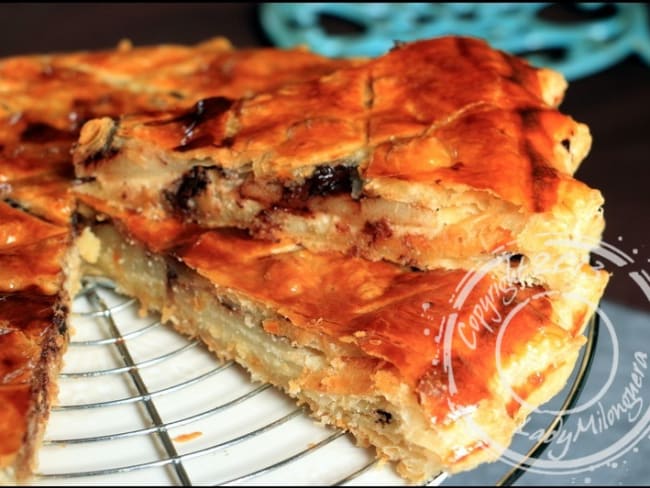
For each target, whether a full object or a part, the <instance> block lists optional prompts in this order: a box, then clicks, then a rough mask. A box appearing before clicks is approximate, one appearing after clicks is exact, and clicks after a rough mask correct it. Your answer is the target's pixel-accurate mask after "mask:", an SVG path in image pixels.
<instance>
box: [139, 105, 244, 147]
mask: <svg viewBox="0 0 650 488" xmlns="http://www.w3.org/2000/svg"><path fill="white" fill-rule="evenodd" d="M234 103H235V101H234V100H232V99H230V98H226V97H209V98H203V99H201V100H199V101H198V102H196V103H195V104H194V106H193V107H192V108H191V109H190V110H188V111H186V112H184V113H182V114H180V115H179V116H177V117H174V118H171V119H167V120H160V121H152V122H148V123H147V125H151V126H156V125H166V124H182V126H183V138H182V139H181V142H180V144H179V145H178V146H176V147H175V148H174V151H179V152H185V151H189V150H190V149H197V148H199V147H205V146H209V145H215V146H217V147H230V146H231V145H232V142H233V141H232V139H231V138H228V137H227V138H225V139H224V140H223V141H221V142H220V143H219V144H216V143H215V142H216V141H215V140H214V137H213V136H212V135H211V134H202V133H201V132H200V126H201V124H203V123H205V122H206V121H208V120H211V119H214V118H216V117H219V116H220V115H222V114H224V113H226V112H227V111H228V110H230V109H231V108H232V106H233V105H234Z"/></svg>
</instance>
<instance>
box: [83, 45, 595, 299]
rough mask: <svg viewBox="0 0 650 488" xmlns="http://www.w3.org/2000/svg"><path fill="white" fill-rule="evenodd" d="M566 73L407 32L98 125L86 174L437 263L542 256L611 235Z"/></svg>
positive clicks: (242, 220)
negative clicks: (570, 109)
mask: <svg viewBox="0 0 650 488" xmlns="http://www.w3.org/2000/svg"><path fill="white" fill-rule="evenodd" d="M565 86H566V84H565V82H564V80H563V79H562V78H561V76H560V75H558V74H555V75H553V74H552V72H551V71H548V70H541V69H536V68H533V67H532V66H530V65H528V64H527V63H525V62H524V61H522V60H520V59H517V58H516V57H513V56H509V55H507V54H505V53H503V52H500V51H497V50H494V49H492V48H490V47H489V46H488V45H487V44H486V43H485V42H483V41H480V40H477V39H471V38H459V37H444V38H440V39H434V40H425V41H418V42H413V43H408V44H400V45H399V46H397V47H395V48H394V49H393V50H392V51H390V52H389V53H387V54H386V55H384V56H381V57H379V58H376V59H371V60H367V61H359V62H357V63H355V64H354V65H350V66H345V67H342V68H340V69H337V70H335V71H332V72H330V73H328V74H326V75H324V76H321V77H318V78H313V79H307V80H304V81H302V82H298V83H290V84H286V85H284V86H281V87H279V88H277V89H275V90H271V91H267V92H260V93H257V94H254V95H252V96H250V97H246V98H239V99H232V98H227V97H223V96H217V97H210V98H206V99H201V100H199V101H197V102H196V104H195V105H194V106H193V107H192V108H191V109H189V110H181V111H173V112H170V113H168V114H165V115H158V116H153V117H152V116H148V115H134V116H130V117H124V118H122V119H121V120H120V121H113V120H109V119H98V120H94V121H91V122H90V123H88V124H87V125H85V126H84V128H83V130H82V132H81V136H80V141H79V142H80V144H79V146H78V147H77V148H76V151H75V155H74V159H75V171H76V174H77V175H78V176H80V177H83V178H87V179H88V180H89V182H88V183H87V184H86V185H84V186H82V187H80V188H79V190H80V191H81V192H87V193H89V194H92V195H97V196H100V197H102V198H105V199H108V200H111V201H113V202H114V203H115V204H118V202H119V204H120V205H123V206H125V207H126V208H131V209H137V210H138V211H142V212H144V213H145V214H146V215H148V216H149V217H151V218H155V219H161V218H163V217H164V216H169V215H171V216H181V217H182V218H184V219H186V220H187V221H189V222H196V223H198V224H199V225H201V226H203V227H206V228H207V227H210V228H214V227H224V226H235V227H239V228H244V229H247V230H249V231H250V232H251V233H252V234H253V235H255V236H257V237H261V238H278V239H284V238H289V239H293V240H294V241H296V242H298V243H300V244H302V245H304V246H306V247H308V248H309V249H312V250H315V251H321V250H326V249H332V250H337V251H342V252H347V253H350V254H358V255H360V256H363V257H365V258H368V259H372V260H380V259H387V260H390V261H394V262H398V263H400V264H406V265H412V266H417V267H420V268H424V269H434V268H438V267H447V268H454V267H470V266H474V265H477V264H481V260H482V262H485V261H486V260H489V259H491V258H492V257H493V256H494V254H495V253H499V252H502V253H512V254H523V255H525V256H527V257H528V258H530V259H531V260H532V261H533V263H534V266H533V268H535V266H537V265H536V264H535V263H537V256H538V255H539V254H540V253H541V252H542V249H541V248H540V246H539V242H540V239H539V235H542V234H546V233H549V232H558V233H559V234H560V235H561V236H560V237H561V238H564V239H577V240H583V241H588V242H597V241H598V239H599V237H600V233H601V232H602V229H603V225H604V221H603V218H602V214H601V212H600V206H601V205H602V196H601V195H600V192H598V191H597V190H594V189H591V188H589V187H588V186H587V185H585V184H584V183H582V182H580V181H578V180H576V179H575V178H573V176H572V174H573V172H574V171H575V169H576V168H577V166H578V164H579V163H580V161H582V159H583V158H584V157H585V155H586V153H587V151H588V150H589V146H590V141H591V137H590V134H589V130H588V128H587V127H586V126H585V125H584V124H580V123H577V122H575V121H574V120H573V119H572V118H571V117H569V116H566V115H564V114H562V113H561V112H559V111H558V110H557V108H556V107H555V105H556V104H557V103H559V101H560V100H561V95H562V93H563V90H564V88H565ZM477 235H478V236H480V237H479V238H478V239H476V238H475V237H476V236H477ZM468 241H471V242H468ZM552 252H553V254H554V255H557V256H560V255H562V254H564V253H565V249H563V248H554V249H552ZM471 256H477V257H478V258H479V260H478V261H476V260H475V261H472V259H471ZM576 260H577V261H579V262H581V263H585V262H586V260H587V254H586V253H583V255H581V256H579V257H577V258H576ZM542 273H543V272H540V271H539V270H537V269H535V270H534V272H533V273H532V274H531V276H530V279H532V280H537V281H538V282H550V283H552V284H554V285H558V286H563V283H562V280H563V278H562V276H561V275H557V276H554V277H549V276H545V275H543V274H542Z"/></svg>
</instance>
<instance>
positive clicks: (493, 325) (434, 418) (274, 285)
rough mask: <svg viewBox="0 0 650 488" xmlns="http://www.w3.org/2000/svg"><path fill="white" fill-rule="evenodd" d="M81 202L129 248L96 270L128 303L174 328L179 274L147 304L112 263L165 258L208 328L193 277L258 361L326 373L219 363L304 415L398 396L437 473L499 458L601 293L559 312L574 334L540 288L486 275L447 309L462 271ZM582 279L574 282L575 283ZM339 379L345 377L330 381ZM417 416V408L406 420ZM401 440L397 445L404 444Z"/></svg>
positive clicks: (569, 358) (555, 381)
mask: <svg viewBox="0 0 650 488" xmlns="http://www.w3.org/2000/svg"><path fill="white" fill-rule="evenodd" d="M81 198H82V200H83V201H84V202H85V203H86V204H88V205H91V206H92V207H93V208H95V209H96V210H97V211H98V212H100V214H101V215H103V217H102V218H101V219H100V220H101V221H102V222H107V221H109V220H106V217H108V218H110V219H112V221H113V225H114V226H116V228H118V229H119V230H120V232H121V234H122V239H123V241H124V242H125V243H131V244H126V245H123V246H124V247H119V246H118V247H111V244H105V245H106V246H107V248H106V249H105V251H104V253H103V255H104V256H105V257H103V258H100V264H99V267H100V269H101V271H103V272H104V273H108V274H109V276H112V277H114V278H115V279H117V281H118V283H121V284H122V286H124V287H125V290H127V291H128V292H129V293H131V294H134V295H135V296H137V297H138V298H141V299H142V300H143V302H144V303H146V304H147V305H148V306H150V307H152V308H154V309H156V310H158V311H162V312H163V313H168V314H169V315H170V316H174V314H181V315H182V313H183V312H179V307H180V305H179V304H178V302H177V301H176V298H175V297H174V293H176V292H174V290H175V289H177V287H178V286H179V285H178V273H179V272H178V271H177V270H176V267H175V266H174V265H172V264H170V265H168V266H169V267H168V268H167V271H165V269H163V270H162V271H158V272H157V273H160V274H161V275H162V276H167V278H164V280H165V283H164V284H162V285H161V286H162V288H163V290H166V291H163V292H162V293H161V294H159V296H158V298H157V299H154V298H151V296H150V295H149V293H150V292H149V291H148V290H143V291H139V290H138V287H129V281H130V280H133V279H134V278H133V276H135V275H137V274H138V273H139V272H138V271H134V270H133V269H130V268H129V265H126V264H119V265H115V263H116V262H119V263H125V262H129V260H130V259H131V258H129V254H130V251H129V250H128V246H130V245H133V244H132V243H138V245H142V246H144V248H145V249H146V251H145V253H144V254H143V255H144V256H147V257H146V258H144V260H143V261H142V262H140V263H139V264H137V265H136V266H139V267H140V268H141V269H147V268H148V267H151V264H152V263H149V264H147V263H146V262H145V261H146V260H149V259H152V258H153V259H154V261H155V262H160V258H161V257H162V258H163V259H165V257H166V258H167V259H170V260H171V262H172V263H174V262H180V263H182V264H183V265H184V266H185V267H187V268H188V269H189V270H192V271H193V272H194V274H193V275H192V276H194V278H191V280H190V281H189V282H188V283H186V284H185V285H183V286H181V288H183V287H184V289H186V290H187V291H188V293H190V294H191V296H192V297H193V298H192V299H191V300H192V301H191V303H194V304H195V306H196V307H198V309H200V310H202V311H203V312H202V313H205V314H207V316H211V315H210V313H209V312H206V310H210V306H211V305H209V301H206V298H205V296H204V295H201V294H200V293H199V291H200V290H201V289H203V287H204V286H205V285H201V284H200V282H198V281H197V279H198V277H203V278H204V279H206V280H207V282H208V283H209V284H210V287H209V288H208V291H207V293H208V294H212V295H214V296H217V297H219V300H220V301H221V300H222V299H224V297H225V299H224V300H225V303H229V302H230V303H236V305H232V304H230V305H228V307H227V308H228V310H229V312H228V314H229V315H228V316H229V317H234V316H237V313H240V312H241V311H242V310H245V311H246V314H247V315H246V316H245V317H244V316H242V317H241V318H240V319H239V320H240V321H241V324H240V325H238V327H241V328H243V329H244V330H245V329H247V328H250V327H252V325H251V323H256V322H255V321H257V320H259V321H260V323H259V324H258V325H259V326H260V327H261V328H262V329H263V331H264V332H263V334H262V336H261V337H258V338H257V339H256V341H262V342H261V344H266V346H264V347H269V348H272V347H273V346H272V344H274V341H275V340H276V339H280V340H283V341H288V343H290V344H292V346H291V347H292V348H294V349H295V348H298V349H300V348H307V349H309V350H313V351H319V352H320V353H321V354H324V355H325V356H326V359H325V361H326V364H329V366H322V365H321V366H318V367H316V366H313V364H320V363H319V362H318V361H316V360H314V363H310V364H312V366H307V364H305V365H304V367H303V369H302V372H301V373H300V374H298V375H296V376H292V380H291V381H289V383H288V384H287V383H286V382H283V381H282V380H280V379H278V378H280V377H281V376H282V375H281V374H280V373H279V371H280V370H281V368H279V367H278V369H277V371H276V369H274V368H271V366H269V365H265V364H266V363H264V361H266V360H267V358H266V357H261V356H259V355H256V356H255V359H251V358H250V357H246V355H245V354H243V353H241V352H240V351H245V350H246V349H247V348H249V347H251V344H250V343H248V342H247V341H246V340H244V339H238V340H234V341H231V342H228V343H227V344H222V343H219V344H220V346H221V347H223V349H217V352H218V354H220V355H222V356H223V357H227V358H230V359H236V360H238V361H240V362H243V364H244V365H245V366H247V367H249V368H250V369H251V371H253V372H254V373H255V374H260V375H262V377H263V378H265V379H266V380H268V381H272V382H274V384H276V385H278V386H281V387H283V388H285V389H286V390H287V391H288V392H289V393H290V394H292V395H294V396H295V397H296V398H297V399H298V400H299V401H307V402H310V400H309V398H310V397H309V393H307V392H318V393H317V394H318V395H334V396H335V397H336V398H357V399H362V400H361V401H367V402H371V400H372V399H373V398H376V397H386V398H393V395H396V393H395V392H396V391H397V390H400V391H403V390H402V389H406V391H408V393H407V394H405V395H406V396H407V397H408V398H410V400H409V401H406V400H405V401H404V402H403V403H399V402H397V403H390V405H391V410H390V412H389V414H390V416H391V417H390V418H394V420H395V422H402V421H403V422H404V423H405V424H408V421H406V420H399V421H398V419H406V418H409V417H417V418H419V419H424V420H423V422H424V424H423V426H422V427H421V428H423V429H426V431H425V432H428V434H426V435H434V434H435V435H436V436H440V437H439V438H438V437H435V439H436V442H432V441H431V438H429V440H428V441H426V442H425V441H421V443H422V444H421V445H419V447H420V448H423V449H425V450H426V452H428V454H427V455H426V456H425V457H424V458H423V459H427V461H431V462H433V465H434V466H437V469H446V470H450V471H458V470H462V469H468V468H470V467H473V466H475V465H476V464H477V463H479V462H483V461H486V460H490V459H495V458H496V457H498V453H499V452H500V449H502V448H503V447H505V446H506V445H507V444H508V443H509V441H510V437H511V436H512V434H513V432H514V428H515V426H516V425H518V423H519V422H520V421H522V420H523V419H524V418H525V416H526V415H528V413H529V411H530V410H529V409H530V408H532V407H534V406H535V405H538V404H539V403H541V402H544V401H546V400H547V399H548V398H550V396H551V395H552V394H554V393H555V392H557V391H558V390H559V389H560V388H561V387H562V385H563V384H564V382H565V381H566V378H567V377H568V375H569V373H570V370H571V368H572V364H573V361H574V360H575V357H576V354H577V352H578V350H579V348H580V346H581V344H583V343H584V338H583V337H582V336H581V333H582V330H583V328H584V325H585V323H586V319H587V317H588V316H589V315H590V313H591V311H592V310H593V309H592V307H593V306H594V305H595V303H596V302H597V301H598V297H599V296H600V294H601V293H602V283H599V282H598V281H596V280H588V281H587V282H586V286H581V287H580V290H579V291H578V293H580V294H581V295H582V296H583V298H584V301H583V300H574V301H571V302H570V303H569V304H563V305H562V307H564V308H563V311H564V313H571V314H573V312H575V314H573V315H571V324H570V325H569V326H568V327H564V326H562V325H561V324H560V323H559V322H557V321H556V317H557V310H556V307H558V306H559V305H560V304H559V303H558V302H559V301H560V300H558V298H557V297H558V294H557V293H553V292H549V290H548V289H546V288H544V287H542V286H521V285H520V284H516V283H508V282H506V281H501V280H499V278H498V277H496V276H493V275H490V274H487V275H485V276H483V277H481V278H480V279H479V280H477V282H476V283H475V285H474V286H473V287H472V289H471V291H470V293H469V294H468V295H467V297H466V299H465V301H464V303H463V304H462V306H459V307H457V306H456V305H455V304H454V302H453V301H452V300H450V298H452V297H454V296H457V294H458V286H459V284H460V283H461V282H463V280H464V278H466V277H467V273H468V272H467V271H465V270H432V271H424V272H415V271H412V270H410V269H408V268H404V267H400V266H397V265H394V264H390V263H386V262H373V261H368V260H364V259H361V258H357V257H349V256H345V255H343V254H340V253H333V252H323V253H312V252H309V251H307V250H305V249H302V248H300V247H297V246H295V245H293V244H292V243H291V242H272V241H262V240H255V239H251V238H250V237H248V236H246V235H245V234H244V233H242V232H241V231H236V230H232V229H231V230H223V231H204V230H201V229H200V228H198V227H197V226H196V225H193V224H184V223H183V222H181V221H179V220H178V219H165V220H162V221H154V220H151V219H147V218H146V217H144V216H143V215H141V214H138V213H136V212H132V211H123V210H120V209H117V208H115V207H113V206H111V204H110V202H105V201H102V200H99V199H95V198H93V197H88V196H82V197H81ZM100 226H101V224H100ZM100 235H101V233H100ZM106 242H107V243H108V242H109V241H106ZM102 260H103V263H104V264H101V262H102ZM136 261H137V259H136ZM131 265H133V264H131ZM169 270H171V271H169ZM175 270H176V271H175ZM181 274H182V273H181ZM580 274H581V272H579V271H577V272H576V276H575V279H576V280H577V281H580ZM587 274H588V273H587ZM170 277H171V278H170ZM589 278H591V276H590V275H589ZM583 285H584V284H583ZM139 288H142V287H139ZM576 291H577V290H576ZM161 297H162V298H161ZM233 297H235V300H233ZM586 302H588V303H590V304H591V305H590V306H589V307H588V309H589V310H587V309H585V308H584V303H586ZM251 303H253V304H256V305H255V306H254V307H253V306H251V305H250V304H251ZM247 304H248V305H247ZM255 307H257V308H258V309H261V310H266V311H269V312H267V313H266V315H264V314H263V315H262V317H266V318H262V319H257V318H253V319H252V320H253V322H251V316H252V317H257V315H255V314H253V313H254V312H252V311H251V310H253V309H254V308H255ZM165 311H166V312H165ZM256 313H259V312H256ZM268 313H272V314H274V315H273V316H271V317H269V316H268ZM233 314H234V315H233ZM250 314H253V315H250ZM198 315H201V314H198ZM452 317H454V321H453V322H452V321H451V318H452ZM229 320H232V319H229ZM244 323H246V325H244ZM175 324H176V325H177V326H178V328H179V330H181V331H182V332H184V333H186V334H190V335H196V336H201V337H204V335H206V337H208V343H210V339H209V337H212V336H218V334H219V332H215V331H214V330H212V329H219V327H218V326H216V325H214V326H210V325H209V324H205V323H201V322H191V321H190V322H188V321H187V320H180V321H179V322H175ZM215 347H216V346H215ZM256 347H262V346H259V345H258V346H256ZM269 357H270V356H269ZM268 360H269V361H271V359H268ZM260 361H261V363H260ZM329 361H331V362H332V363H331V364H330V363H329ZM260 364H262V366H260ZM335 365H336V366H335ZM260 368H261V370H260ZM269 368H271V369H269ZM337 368H341V370H340V371H339V372H337V373H334V372H332V369H335V370H337V371H338V369H337ZM262 370H264V371H266V372H265V373H262V372H260V371H262ZM267 370H268V371H267ZM450 370H452V372H453V374H451V375H450V373H449V371H450ZM276 374H277V375H278V376H274V375H276ZM306 398H307V400H305V399H306ZM522 400H524V402H522ZM333 405H337V402H334V404H333ZM398 405H401V407H399V406H398ZM406 405H408V407H406ZM413 405H417V408H416V409H415V410H414V407H413ZM312 406H313V405H312ZM328 408H329V409H328ZM332 408H334V409H335V408H336V407H335V406H332V405H330V407H323V406H322V405H321V406H320V408H316V410H317V411H319V412H320V413H319V414H318V415H317V416H318V417H319V418H328V419H333V418H339V417H337V416H336V410H332ZM467 415H469V416H470V418H472V419H473V421H475V422H477V423H478V425H479V428H480V429H482V430H483V432H484V433H485V432H487V433H489V435H488V437H490V438H491V441H494V445H492V444H490V442H483V441H481V440H480V439H481V438H480V436H479V437H477V436H476V432H475V431H473V430H472V429H471V428H470V427H468V425H466V424H465V423H464V421H458V422H457V419H458V417H459V416H460V417H463V416H467ZM330 421H331V422H334V423H336V424H337V425H339V426H340V427H343V428H346V429H350V430H351V431H352V432H353V433H354V434H355V435H356V436H358V438H359V439H363V438H364V436H366V435H370V436H372V434H369V433H368V431H367V430H363V429H359V428H357V427H358V426H355V425H356V424H354V423H353V422H347V421H343V420H340V418H339V420H338V421H333V420H330ZM409 425H410V424H409ZM373 429H374V431H375V433H376V434H377V435H378V436H379V438H381V436H382V435H383V434H382V432H383V430H382V429H383V427H382V425H381V424H380V423H375V426H374V427H373ZM466 429H468V430H466ZM423 435H425V434H423ZM426 435H425V437H426ZM399 439H400V440H399V442H397V441H395V442H396V444H395V445H397V444H400V445H401V444H403V443H407V442H406V441H405V440H404V439H403V438H399ZM373 443H375V444H377V445H378V447H379V449H380V452H381V453H382V455H384V454H386V453H388V452H393V455H392V456H391V455H387V457H389V458H391V459H393V460H395V461H398V462H399V463H401V465H404V466H406V465H409V463H413V462H414V461H413V460H414V459H421V458H419V457H417V456H419V455H420V454H418V455H417V456H416V455H413V456H414V457H413V458H410V457H409V456H408V455H406V456H403V457H402V456H399V455H398V456H396V455H395V454H394V452H395V447H394V445H393V444H390V443H389V444H388V445H384V444H382V442H381V441H379V440H378V438H375V439H374V441H373ZM391 445H393V447H392V448H391V447H390V446H391ZM384 447H385V448H386V450H385V451H384V450H382V448H384ZM391 449H392V451H391ZM427 456H428V457H427ZM432 460H435V462H434V461H432ZM403 469H404V470H406V471H405V472H406V473H407V474H406V476H407V477H408V478H410V479H412V480H417V479H419V478H418V477H419V476H422V473H421V472H417V470H413V471H410V468H403ZM425 472H426V470H425ZM418 473H419V474H418ZM431 474H433V473H432V472H426V475H431Z"/></svg>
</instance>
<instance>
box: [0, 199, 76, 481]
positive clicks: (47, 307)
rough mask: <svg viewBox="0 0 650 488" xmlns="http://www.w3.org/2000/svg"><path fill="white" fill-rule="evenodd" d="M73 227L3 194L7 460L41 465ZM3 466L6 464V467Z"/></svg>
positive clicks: (1, 400) (18, 471) (1, 332)
mask: <svg viewBox="0 0 650 488" xmlns="http://www.w3.org/2000/svg"><path fill="white" fill-rule="evenodd" d="M70 242H71V241H70V235H69V229H67V228H66V227H61V226H56V225H52V224H49V223H47V222H44V221H42V220H40V219H38V218H36V217H33V216H31V215H28V214H26V213H25V212H23V211H20V210H17V209H14V208H12V207H10V206H8V205H7V204H5V203H3V202H0V438H1V439H2V442H1V443H0V468H2V469H3V470H4V469H8V470H10V473H11V474H10V476H11V477H15V478H16V479H25V478H26V477H28V476H29V475H30V473H31V471H32V469H33V468H34V464H35V455H36V450H37V449H38V446H39V444H40V438H41V436H42V435H43V431H44V429H45V423H46V421H47V418H48V415H49V408H50V403H51V402H52V401H53V399H54V397H55V395H56V386H55V380H56V375H57V373H58V371H59V368H60V366H61V355H62V354H63V351H64V350H65V348H66V344H67V326H66V317H67V308H66V307H67V302H68V298H67V296H66V292H65V291H64V288H63V280H64V276H63V269H62V265H63V262H64V258H65V256H66V254H67V253H68V248H69V246H70ZM0 473H2V471H0Z"/></svg>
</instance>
